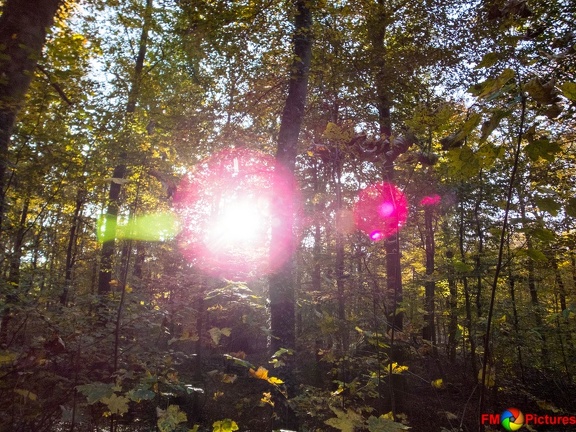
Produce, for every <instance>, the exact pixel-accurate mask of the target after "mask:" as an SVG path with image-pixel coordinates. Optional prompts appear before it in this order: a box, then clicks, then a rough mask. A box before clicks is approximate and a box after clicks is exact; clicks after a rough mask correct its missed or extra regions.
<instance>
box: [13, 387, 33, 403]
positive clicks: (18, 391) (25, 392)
mask: <svg viewBox="0 0 576 432" xmlns="http://www.w3.org/2000/svg"><path fill="white" fill-rule="evenodd" d="M14 393H16V394H19V395H20V396H22V397H24V398H26V399H30V400H31V401H35V400H36V399H38V395H36V393H32V392H31V391H30V390H24V389H14Z"/></svg>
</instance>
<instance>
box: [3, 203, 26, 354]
mask: <svg viewBox="0 0 576 432" xmlns="http://www.w3.org/2000/svg"><path fill="white" fill-rule="evenodd" d="M29 205H30V198H29V197H26V198H25V199H24V203H23V205H22V212H21V213H20V223H19V224H18V230H17V231H16V234H15V236H14V249H13V251H12V256H11V257H10V268H9V271H8V281H7V282H8V289H9V293H8V295H7V296H6V306H5V307H4V311H3V314H2V321H1V323H0V347H2V346H5V345H6V344H7V342H8V328H9V326H10V322H11V321H12V318H13V316H12V308H11V305H13V304H15V303H17V302H18V291H19V288H20V261H21V259H22V245H23V243H24V235H25V234H26V219H27V218H28V207H29Z"/></svg>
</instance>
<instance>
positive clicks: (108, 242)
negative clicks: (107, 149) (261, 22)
mask: <svg viewBox="0 0 576 432" xmlns="http://www.w3.org/2000/svg"><path fill="white" fill-rule="evenodd" d="M144 13H145V15H144V24H143V25H142V32H141V33H140V42H139V45H138V56H137V57H136V63H135V65H134V75H133V77H132V82H131V87H130V92H129V94H128V102H127V104H126V117H127V119H128V121H130V117H131V114H133V113H134V112H135V111H136V102H137V100H138V97H139V95H140V83H141V81H142V73H143V71H144V59H145V58H146V50H147V48H148V29H149V28H150V25H151V19H152V0H146V10H145V12H144ZM127 156H128V155H127V153H126V151H122V152H121V153H120V156H119V161H118V164H117V165H116V167H115V168H114V172H113V174H112V177H113V179H120V180H121V179H123V178H124V177H125V176H126V174H127V168H126V159H127ZM120 192H121V182H118V183H117V182H115V181H112V182H111V183H110V191H109V193H108V208H107V209H106V216H105V224H106V225H105V227H104V230H105V240H104V242H103V244H102V250H101V252H100V273H99V277H98V294H100V295H105V294H107V293H109V292H110V282H111V281H112V273H113V269H114V255H115V254H116V224H117V220H118V210H119V206H120Z"/></svg>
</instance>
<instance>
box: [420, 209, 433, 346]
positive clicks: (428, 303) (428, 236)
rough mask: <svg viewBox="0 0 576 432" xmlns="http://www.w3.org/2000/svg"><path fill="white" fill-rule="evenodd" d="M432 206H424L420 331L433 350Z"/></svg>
mask: <svg viewBox="0 0 576 432" xmlns="http://www.w3.org/2000/svg"><path fill="white" fill-rule="evenodd" d="M433 211H434V210H433V207H432V206H429V205H427V206H424V239H425V240H424V243H425V244H424V249H425V252H426V276H427V279H426V282H425V283H424V289H425V311H426V317H425V325H424V328H423V329H422V338H423V339H424V340H427V341H430V342H431V343H432V346H433V347H434V349H436V331H435V330H436V328H435V326H434V322H435V319H434V302H435V299H434V296H435V291H436V283H435V282H434V280H432V273H434V254H435V248H436V247H435V246H436V245H435V242H434V226H433V224H432V213H433Z"/></svg>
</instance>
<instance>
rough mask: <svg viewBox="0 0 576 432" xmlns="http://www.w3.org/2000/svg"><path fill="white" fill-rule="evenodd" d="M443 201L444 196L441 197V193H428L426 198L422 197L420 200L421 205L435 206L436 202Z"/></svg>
mask: <svg viewBox="0 0 576 432" xmlns="http://www.w3.org/2000/svg"><path fill="white" fill-rule="evenodd" d="M441 201H442V198H440V195H438V194H434V195H428V196H425V197H424V198H422V199H421V200H420V205H421V206H424V207H426V206H433V205H436V204H440V202H441Z"/></svg>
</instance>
